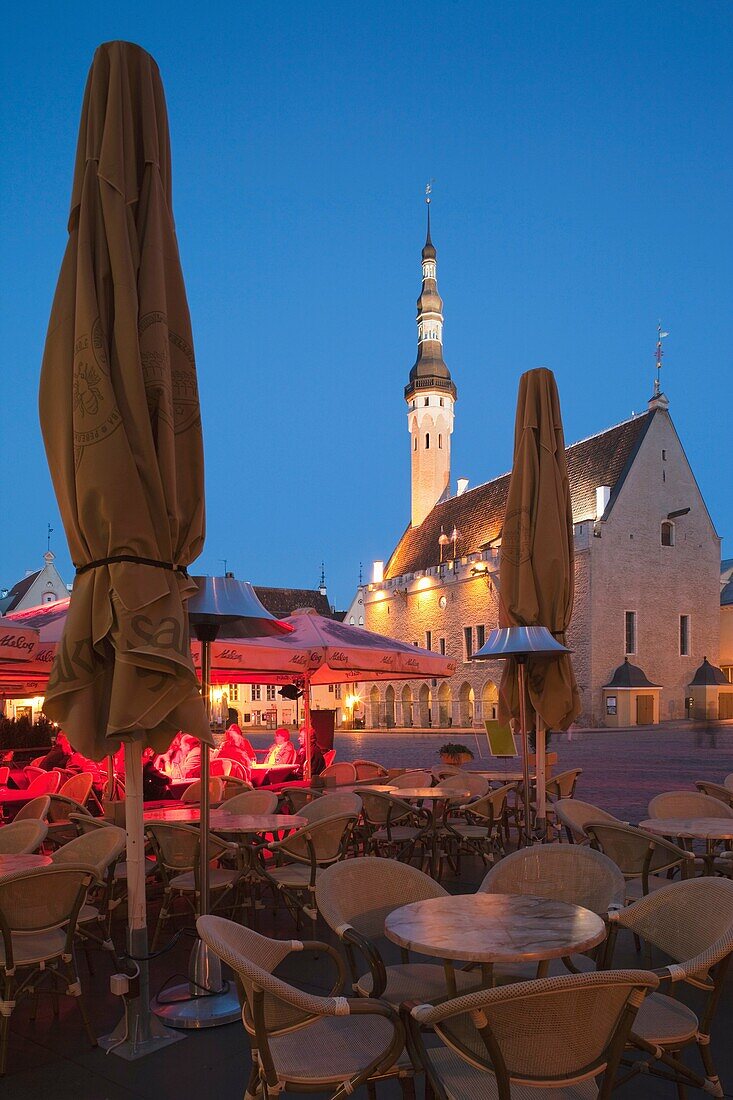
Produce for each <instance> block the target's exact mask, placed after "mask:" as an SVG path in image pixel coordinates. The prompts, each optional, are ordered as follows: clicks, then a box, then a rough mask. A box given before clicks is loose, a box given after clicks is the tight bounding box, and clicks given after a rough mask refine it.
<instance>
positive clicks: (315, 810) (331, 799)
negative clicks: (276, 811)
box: [298, 791, 361, 823]
mask: <svg viewBox="0 0 733 1100" xmlns="http://www.w3.org/2000/svg"><path fill="white" fill-rule="evenodd" d="M360 813H361V795H358V794H350V793H347V792H346V791H342V792H341V793H338V792H334V793H333V794H328V793H326V794H323V795H322V796H321V797H320V798H316V799H314V800H313V801H312V802H308V803H306V805H305V806H301V808H300V809H299V810H298V816H299V817H305V818H307V819H308V821H309V822H311V823H314V822H316V821H322V820H323V818H324V817H335V816H336V815H338V814H350V815H353V816H354V817H358V816H359V814H360Z"/></svg>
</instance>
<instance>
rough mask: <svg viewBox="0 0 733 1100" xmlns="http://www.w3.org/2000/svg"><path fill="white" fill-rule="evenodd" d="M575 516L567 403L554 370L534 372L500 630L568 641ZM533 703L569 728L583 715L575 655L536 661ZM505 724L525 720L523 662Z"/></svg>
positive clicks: (517, 465) (503, 577)
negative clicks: (563, 407) (538, 632)
mask: <svg viewBox="0 0 733 1100" xmlns="http://www.w3.org/2000/svg"><path fill="white" fill-rule="evenodd" d="M574 580H575V578H574V552H573V514H572V505H571V498H570V485H569V482H568V470H567V462H566V458H565V440H564V436H563V429H562V418H561V415H560V399H559V397H558V393H557V385H556V384H555V378H554V375H553V374H552V371H549V370H547V369H546V368H544V367H540V368H538V369H537V370H531V371H527V373H526V374H523V375H522V378H521V379H520V383H519V397H518V400H517V419H516V424H515V428H514V461H513V464H512V475H511V480H510V482H509V492H508V495H507V503H506V514H505V518H504V530H503V533H502V540H501V561H500V590H501V591H500V622H499V625H500V626H504V627H506V626H545V627H547V629H548V630H549V631H550V632H551V633H552V634H554V636H555V638H556V639H557V640H558V641H559V642H562V644H563V645H565V644H566V641H565V633H566V631H567V629H568V627H569V625H570V618H571V615H572V613H573V594H574ZM527 693H528V696H529V704H530V706H531V707H532V708H533V709H534V711H535V713H536V714H538V715H539V716H540V718H541V719H542V720H543V722H544V725H545V726H548V727H552V728H555V729H567V728H568V726H569V725H570V723H571V722H572V720H573V719H574V718H575V717H576V716H577V715H578V714H579V713H580V696H579V694H578V686H577V684H576V682H575V674H574V672H573V666H572V664H571V661H570V657H568V656H562V657H560V658H547V657H530V658H529V660H528V662H527ZM501 703H502V709H503V711H504V719H506V717H507V716H508V715H507V713H506V712H507V711H508V714H509V715H510V716H513V717H516V718H518V717H519V699H518V694H517V670H516V662H515V661H514V660H513V659H512V660H510V661H507V663H506V666H505V669H504V675H503V677H502V682H501Z"/></svg>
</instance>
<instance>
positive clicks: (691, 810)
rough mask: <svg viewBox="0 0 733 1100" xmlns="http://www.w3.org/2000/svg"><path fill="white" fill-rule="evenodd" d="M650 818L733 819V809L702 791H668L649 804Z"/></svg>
mask: <svg viewBox="0 0 733 1100" xmlns="http://www.w3.org/2000/svg"><path fill="white" fill-rule="evenodd" d="M649 817H656V818H664V817H679V818H684V819H688V818H695V817H725V818H733V808H731V807H730V806H726V805H725V803H724V802H721V801H720V799H718V798H711V797H710V795H709V794H702V793H701V792H700V791H666V792H665V793H664V794H658V795H657V796H656V797H655V798H653V799H652V800H651V802H650V803H649Z"/></svg>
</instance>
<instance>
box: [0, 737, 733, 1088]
mask: <svg viewBox="0 0 733 1100" xmlns="http://www.w3.org/2000/svg"><path fill="white" fill-rule="evenodd" d="M451 736H452V738H453V739H454V740H456V739H460V740H462V741H467V740H468V735H467V734H465V733H464V732H460V737H459V731H456V730H453V731H451ZM270 739H271V735H270V736H269V737H268V735H264V734H263V735H262V736H261V737H260V736H258V737H257V738H256V742H257V744H258V745H259V744H260V743H265V742H267V741H268V740H270ZM443 740H446V731H441V732H440V733H413V734H409V735H402V734H397V733H395V732H390V733H386V732H384V733H368V732H365V733H354V734H351V733H348V734H347V733H342V734H339V735H337V748H338V753H339V757H340V758H342V759H349V758H351V759H353V758H356V757H367V758H369V759H376V760H381V761H383V762H385V763H386V764H388V765H393V766H397V765H403V766H404V765H410V766H426V765H434V764H435V763H436V762H437V760H438V757H437V755H436V754H437V748H438V746H439V745H440V744H441V743H442V741H443ZM472 747H473V748H474V751H476V744H475V742H474V744H473V746H472ZM552 748H553V749H556V750H557V751H558V753H559V756H560V766H561V767H566V766H571V765H577V766H579V767H582V768H583V775H582V776H581V779H580V784H579V788H578V796H579V797H581V798H584V799H586V800H588V801H591V802H595V803H597V804H598V805H600V806H603V807H605V808H606V809H609V810H612V811H613V812H614V813H616V814H618V815H619V816H621V817H624V818H627V819H629V820H631V821H635V820H638V819H639V818H641V817H643V816H646V803H647V801H648V799H649V797H650V796H651V795H653V794H656V793H658V792H660V791H663V790H668V789H672V788H675V787H685V786H688V787H689V786H690V785H691V784H692V782H693V781H694V780H695V779H702V778H708V779H713V780H720V779H721V778H722V777H723V776H724V775H725V774H727V773H728V772H731V771H733V727H732V726H730V725H729V726H727V727H724V726H722V727H718V728H717V729H716V730H712V729H711V730H707V731H697V732H696V731H694V730H691V729H690V728H689V727H682V726H679V725H674V726H669V727H659V728H657V729H656V730H653V731H650V730H632V731H604V732H587V733H583V734H578V735H576V736H574V737H573V738H572V739H569V738H568V737H567V736H562V737H556V738H554V740H553V744H552ZM483 752H484V757H485V754H486V749H485V748H483ZM480 763H481V761H480V760H479V757H478V755H477V759H476V764H477V766H478V765H480ZM483 874H484V871H483V868H482V866H481V864H480V863H479V862H478V861H475V862H474V861H471V860H468V859H467V860H464V862H463V864H462V868H461V875H460V877H458V878H454V877H453V876H452V875H451V874H450V872H449V873H448V875H447V877H446V879H445V881H444V885H445V886H446V887H447V888H448V889H449V890H451V891H452V892H469V891H473V890H475V888H476V886H477V885H478V883H479V882H480V881H481V879H482V877H483ZM153 915H154V908H153ZM261 931H263V932H265V933H267V934H272V935H276V936H279V937H282V938H291V937H293V936H294V935H296V932H295V929H294V925H293V922H292V921H291V919H290V918H289V917H288V916H287V914H284V913H281V914H279V915H278V916H277V917H276V918H275V917H273V915H272V912H271V910H269V909H266V910H264V911H263V914H262V925H261ZM317 934H318V936H320V937H321V938H324V939H327V940H328V941H329V942H333V937H332V935H331V934H330V932H328V931H327V930H326V928H325V926H324V925H323V923H322V922H320V921H319V926H318V931H317ZM303 935H304V936H305V937H306V938H308V937H309V936H310V929H309V928H306V929H305V930H304V932H303ZM190 943H191V940H190V938H189V937H188V936H187V935H185V934H184V935H182V936H181V937H180V939H179V940H178V942H177V944H176V945H175V946H174V947H173V948H172V949H171V950H170V951H169V952H167V953H166V954H164V955H162V956H161V957H160V958H158V959H156V960H155V961H154V962H153V964H152V988H153V990H154V991H155V990H158V989H160V987H161V986H162V985H163V983H164V982H166V980H167V979H170V978H171V977H173V976H174V975H176V974H179V975H180V974H184V973H185V971H186V965H187V958H188V952H189V949H190ZM92 962H93V967H94V973H93V974H90V973H89V971H88V969H87V965H86V963H85V962H84V960H83V959H82V962H81V974H82V982H83V985H84V988H85V990H86V991H88V1007H89V1009H90V1014H91V1015H92V1017H93V1020H94V1022H95V1025H96V1028H97V1031H98V1033H99V1034H103V1033H104V1032H105V1031H109V1030H111V1028H112V1027H113V1026H114V1024H115V1023H116V1022H117V1020H118V1018H119V1015H120V1010H119V1002H118V1001H117V1000H116V999H115V998H113V997H112V996H111V995H110V994H109V992H108V984H109V975H110V972H111V968H110V965H109V963H108V960H107V958H106V957H104V956H98V955H96V954H95V955H94V957H93V959H92ZM303 962H304V960H303V959H302V958H300V959H297V960H296V962H295V964H294V966H293V967H292V968H290V970H289V974H290V976H291V977H292V978H293V979H294V980H297V981H298V982H302V983H303V984H306V985H307V986H308V987H309V988H311V989H313V990H318V991H321V992H326V990H327V988H328V985H329V979H330V974H325V973H323V972H322V971H320V970H319V969H317V968H315V967H313V965H312V964H309V966H310V968H309V969H306V970H303V969H302V967H303ZM617 962H618V963H619V964H620V965H629V964H633V965H648V963H646V962H645V961H644V959H643V958H640V957H638V956H637V955H636V954H635V951H634V946H633V942H632V941H631V939H630V938H629V939H628V942H627V941H626V940H625V939H622V940H621V945H620V951H619V954H618V955H617ZM297 967H300V968H301V969H300V972H297ZM691 1003H694V1001H693V1002H691ZM731 1034H733V979H729V982H728V987H727V989H726V992H725V995H724V999H723V1004H722V1008H721V1011H720V1012H719V1015H718V1018H717V1023H716V1026H715V1028H714V1030H713V1048H714V1050H715V1053H716V1057H717V1059H718V1061H719V1068H720V1070H721V1075H722V1078H723V1084H724V1086H725V1088H726V1095H727V1096H733V1050H732V1049H731V1044H730V1036H731ZM690 1057H691V1064H693V1065H694V1064H695V1057H696V1056H695V1055H694V1053H693V1054H692V1055H691V1056H690ZM248 1071H249V1053H248V1046H247V1042H246V1039H245V1036H244V1033H243V1030H242V1027H241V1025H240V1024H239V1023H234V1024H230V1025H228V1026H226V1027H221V1028H217V1029H213V1030H209V1031H202V1032H195V1033H194V1032H188V1033H186V1038H185V1039H184V1040H183V1041H182V1042H180V1043H177V1044H175V1045H174V1046H171V1047H168V1048H166V1049H165V1050H162V1051H159V1052H158V1053H156V1054H154V1055H152V1056H150V1057H148V1058H145V1059H143V1060H140V1061H138V1062H133V1063H128V1062H125V1061H123V1060H122V1059H120V1058H118V1057H116V1056H115V1055H114V1054H105V1053H103V1052H102V1051H101V1050H99V1049H96V1050H92V1049H90V1047H89V1045H88V1042H87V1040H86V1037H85V1035H84V1032H83V1030H82V1027H81V1023H80V1020H79V1019H78V1013H77V1012H76V1009H75V1007H74V1005H72V1004H70V1003H69V1002H62V1004H61V1006H60V1019H59V1020H54V1019H53V1015H52V1011H51V1005H50V1004H48V1003H43V1002H42V1003H41V1006H40V1008H39V1013H38V1019H37V1020H36V1022H35V1023H34V1022H33V1021H32V1020H31V1019H30V1009H29V1005H28V1003H22V1004H21V1005H20V1006H19V1008H18V1010H17V1012H16V1013H15V1014H14V1016H13V1021H12V1026H11V1044H10V1058H9V1065H8V1076H7V1077H6V1078H5V1079H4V1080H2V1081H0V1100H48V1098H49V1097H54V1098H55V1100H163V1098H169V1097H170V1098H175V1100H194V1098H208V1097H211V1098H212V1100H213V1098H215V1100H241V1098H242V1096H243V1094H244V1088H245V1084H246V1080H247V1075H248ZM358 1095H359V1096H360V1098H361V1100H364V1098H365V1096H366V1094H365V1091H364V1090H361V1092H360V1093H359V1094H358ZM618 1095H619V1097H628V1098H629V1100H647V1098H648V1100H657V1098H660V1100H661V1098H663V1097H668V1098H670V1100H674V1097H675V1096H676V1089H675V1087H674V1085H671V1084H666V1083H664V1082H659V1081H655V1080H652V1079H649V1078H648V1077H637V1078H635V1079H634V1080H633V1081H632V1082H630V1083H629V1084H627V1085H625V1086H624V1087H623V1088H622V1089H621V1090H620V1091H619V1093H618ZM690 1095H692V1093H690ZM378 1096H381V1097H383V1098H384V1100H397V1098H398V1097H399V1096H400V1090H399V1088H397V1087H393V1086H381V1087H380V1088H379V1089H378ZM418 1096H420V1097H421V1096H422V1085H421V1084H420V1085H419V1087H418Z"/></svg>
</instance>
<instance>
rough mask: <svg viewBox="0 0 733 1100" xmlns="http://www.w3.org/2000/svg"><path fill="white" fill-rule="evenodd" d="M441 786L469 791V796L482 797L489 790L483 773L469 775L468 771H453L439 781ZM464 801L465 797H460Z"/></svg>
mask: <svg viewBox="0 0 733 1100" xmlns="http://www.w3.org/2000/svg"><path fill="white" fill-rule="evenodd" d="M440 785H441V787H447V788H451V787H454V788H455V789H456V790H459V791H469V792H470V793H469V798H483V796H484V795H485V794H487V793H488V790H489V781H488V779H485V778H484V776H483V775H471V773H470V772H461V771H457V772H453V774H452V775H447V776H446V777H445V779H442V780H441V781H440ZM461 801H465V799H461Z"/></svg>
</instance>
